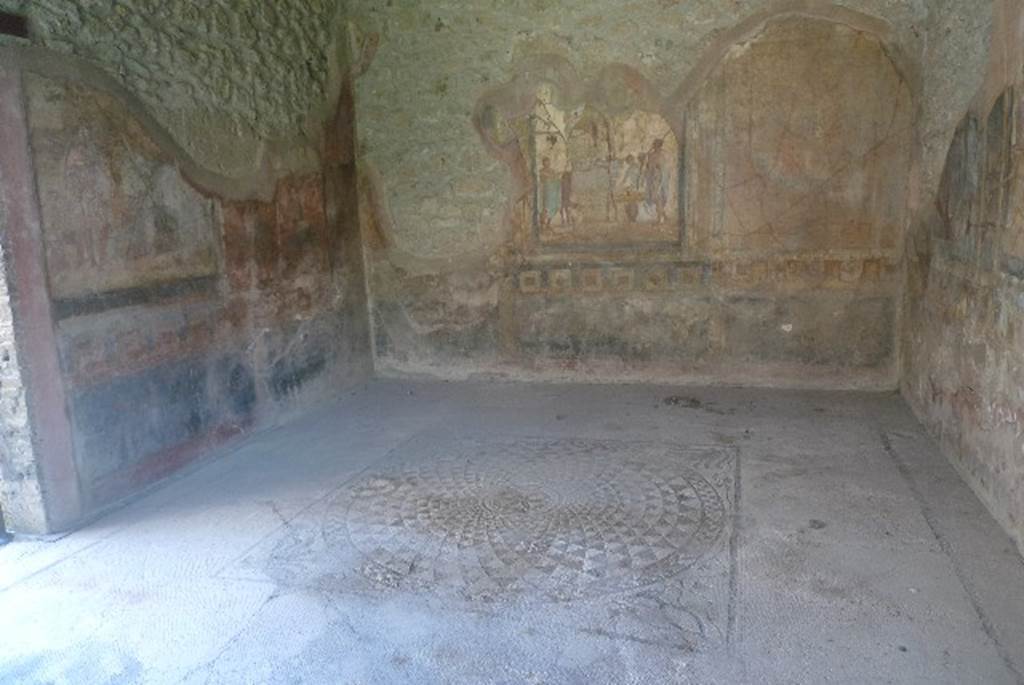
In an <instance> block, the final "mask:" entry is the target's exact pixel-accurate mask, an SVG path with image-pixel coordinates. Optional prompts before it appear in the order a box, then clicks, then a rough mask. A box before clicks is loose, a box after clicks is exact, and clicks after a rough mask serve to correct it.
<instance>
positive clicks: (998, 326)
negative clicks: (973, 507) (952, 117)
mask: <svg viewBox="0 0 1024 685" xmlns="http://www.w3.org/2000/svg"><path fill="white" fill-rule="evenodd" d="M1003 12H1004V13H1003V15H1002V19H1003V20H1002V21H1001V22H1000V26H1001V28H1000V30H999V31H998V32H997V33H996V35H995V36H994V37H993V39H992V41H991V44H992V46H993V63H992V65H990V67H989V69H988V72H989V78H987V79H986V82H987V84H988V85H987V87H986V89H983V90H982V91H981V92H979V95H978V97H977V100H976V101H975V104H974V106H972V108H971V109H970V111H969V112H968V113H967V115H966V116H965V117H964V118H963V120H962V121H961V123H960V125H959V127H958V128H957V130H956V133H955V135H954V136H953V140H952V143H951V144H950V147H949V151H948V155H947V161H946V166H945V169H944V171H943V174H942V179H941V185H940V188H939V193H938V195H937V197H936V198H935V204H934V206H933V209H932V210H931V212H930V213H929V214H926V215H925V216H924V217H923V219H922V221H921V222H920V225H919V226H917V227H916V229H915V232H914V233H913V234H912V236H911V238H912V239H911V243H910V248H909V255H908V257H909V264H910V268H909V275H908V287H907V294H906V298H907V321H906V335H905V347H904V350H903V355H904V358H905V362H904V364H905V377H904V381H903V389H904V393H905V394H906V396H907V398H908V400H909V401H910V402H911V404H912V405H913V406H914V408H915V409H916V411H917V413H918V415H919V416H921V418H922V419H923V421H924V422H925V423H926V424H927V425H929V426H930V427H931V428H932V429H933V430H934V431H935V432H936V433H937V434H938V435H939V437H940V439H941V442H942V445H943V448H944V449H945V450H946V452H947V454H949V455H950V457H951V459H952V460H953V462H954V464H955V465H956V466H957V467H958V469H959V470H960V472H961V473H962V474H963V475H964V477H965V478H966V480H967V481H968V482H969V483H970V484H971V485H972V487H973V488H974V489H975V491H976V492H977V493H978V494H979V496H980V497H981V498H982V500H984V501H985V502H986V503H987V505H988V506H989V508H990V509H991V510H992V512H993V513H994V514H995V516H996V518H997V519H999V520H1000V521H1001V522H1002V523H1003V525H1004V526H1005V527H1006V528H1007V530H1009V532H1010V533H1011V535H1013V536H1014V537H1015V539H1016V540H1017V544H1018V546H1020V547H1021V548H1022V549H1024V268H1022V265H1024V260H1022V256H1024V250H1022V249H1021V248H1022V246H1024V212H1022V209H1021V208H1022V206H1024V146H1022V142H1021V137H1022V136H1024V119H1022V117H1024V101H1022V99H1021V98H1022V95H1024V52H1022V50H1021V48H1020V44H1021V41H1022V40H1024V35H1022V33H1021V25H1022V24H1021V9H1020V7H1019V6H1017V7H1013V6H1012V5H1011V4H1009V3H1007V4H1006V5H1005V6H1004V8H1003ZM1004 43H1005V45H1006V46H1009V48H1010V49H1009V50H1007V51H1006V52H1003V51H1002V50H1001V49H1000V47H1001V46H1002V45H1004Z"/></svg>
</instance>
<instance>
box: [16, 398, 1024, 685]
mask: <svg viewBox="0 0 1024 685" xmlns="http://www.w3.org/2000/svg"><path fill="white" fill-rule="evenodd" d="M0 645H2V648H0V682H4V683H7V682H11V683H75V684H79V683H136V682H137V683H189V684H192V683H296V682H302V683H307V682H308V683H391V682H395V683H406V682H407V683H576V682H579V683H654V682H659V683H662V682H681V683H686V682H693V683H826V682H834V683H865V682H877V683H1022V682H1024V678H1022V673H1024V562H1022V560H1021V558H1020V556H1019V555H1018V554H1017V552H1016V550H1015V549H1014V548H1013V545H1012V543H1011V542H1010V540H1009V538H1008V537H1007V536H1006V535H1005V534H1004V533H1003V532H1002V531H1001V530H1000V529H999V527H998V526H997V525H996V524H995V522H994V521H993V520H992V519H991V518H990V517H989V515H988V514H987V513H986V511H985V510H984V508H983V507H982V505H981V504H980V503H979V502H978V500H977V499H976V498H975V497H974V495H973V494H972V492H971V491H970V490H969V489H968V488H967V486H966V485H964V483H963V482H962V481H961V480H960V479H959V478H958V476H957V474H956V473H955V471H954V470H953V468H952V467H951V466H949V465H948V463H947V462H946V461H945V460H944V459H943V458H942V457H941V455H940V454H939V453H938V450H937V448H936V446H935V444H934V443H933V442H932V441H931V440H930V439H929V438H928V437H927V436H926V435H925V434H924V432H923V429H922V428H921V426H920V425H919V424H918V423H917V422H916V421H915V420H914V418H913V417H912V416H911V415H910V413H909V411H908V410H907V408H906V406H905V405H904V404H903V403H902V401H901V400H900V399H899V397H898V396H897V395H895V394H872V393H828V392H797V391H772V390H740V389H694V388H670V387H655V386H570V385H520V384H489V383H463V384H447V383H416V382H405V381H377V382H374V383H372V384H370V385H368V386H367V387H365V388H363V389H360V390H358V391H356V392H353V393H351V394H350V395H348V396H346V397H345V398H344V399H343V400H341V401H339V402H338V403H336V404H334V405H331V406H329V407H324V408H322V409H319V410H317V411H316V412H313V413H310V414H308V415H305V416H303V417H302V418H300V419H298V420H296V421H294V422H291V423H289V424H287V425H285V426H282V427H279V428H276V429H273V430H268V431H264V432H262V433H260V434H257V435H253V436H251V437H249V438H247V439H246V440H244V441H243V442H241V443H239V444H238V445H235V446H234V447H233V448H232V449H231V450H228V451H226V453H225V454H224V455H223V456H221V457H219V458H217V459H216V460H214V461H212V462H210V463H207V464H205V465H204V466H202V467H199V468H196V469H193V470H192V471H191V472H190V473H188V474H186V475H184V476H182V477H180V478H177V479H175V480H174V481H173V482H171V483H169V484H167V485H166V486H164V487H161V488H160V489H158V490H156V491H154V492H152V493H150V494H149V495H147V496H145V497H144V498H141V499H139V500H137V501H135V502H134V503H132V504H130V505H128V506H126V507H123V508H121V509H119V510H117V511H115V512H113V513H111V514H108V515H107V516H105V517H104V518H102V519H100V520H99V521H97V522H95V523H93V524H92V525H89V526H87V527H85V528H83V529H81V530H79V531H76V532H75V533H72V534H70V535H67V536H64V537H62V538H60V539H56V540H47V541H42V540H35V541H33V540H21V539H16V540H15V541H14V542H12V543H10V544H8V545H6V546H4V547H0Z"/></svg>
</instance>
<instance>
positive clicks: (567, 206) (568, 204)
mask: <svg viewBox="0 0 1024 685" xmlns="http://www.w3.org/2000/svg"><path fill="white" fill-rule="evenodd" d="M559 190H560V191H561V196H562V203H561V204H562V224H563V225H565V226H573V224H574V223H575V222H574V221H573V215H572V169H566V170H565V171H563V172H562V178H561V185H560V188H559Z"/></svg>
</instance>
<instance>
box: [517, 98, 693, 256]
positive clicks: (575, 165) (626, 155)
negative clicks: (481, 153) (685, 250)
mask: <svg viewBox="0 0 1024 685" xmlns="http://www.w3.org/2000/svg"><path fill="white" fill-rule="evenodd" d="M528 126H529V134H528V135H526V136H522V137H521V140H523V141H524V142H526V143H527V145H528V149H527V150H526V151H525V155H527V156H528V159H529V162H530V166H531V167H532V170H533V171H532V182H533V192H532V197H531V205H530V213H531V215H532V221H533V227H534V230H535V232H536V237H537V239H538V241H539V242H540V243H541V244H542V245H553V246H566V245H588V246H590V245H632V244H636V243H640V242H648V241H653V242H659V241H661V242H668V243H673V242H677V241H678V237H679V225H678V224H679V211H678V205H679V192H678V183H679V161H680V150H679V145H678V143H677V142H676V138H675V134H674V133H673V132H672V128H671V126H670V125H669V124H668V122H667V121H665V120H664V119H663V118H662V117H661V116H659V115H658V114H657V113H651V112H644V111H629V112H625V113H620V114H617V115H611V116H610V115H608V114H605V113H603V112H601V111H600V110H598V109H597V108H595V107H593V106H586V105H584V106H583V107H581V108H577V109H574V110H570V111H565V110H563V109H561V108H560V107H559V103H558V100H557V98H556V97H555V93H554V92H553V89H552V88H551V87H549V86H541V87H540V88H539V89H538V93H537V96H536V102H535V105H534V109H533V112H531V114H530V115H529V118H528Z"/></svg>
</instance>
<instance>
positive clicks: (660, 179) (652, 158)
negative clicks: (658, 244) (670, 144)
mask: <svg viewBox="0 0 1024 685" xmlns="http://www.w3.org/2000/svg"><path fill="white" fill-rule="evenodd" d="M664 144H665V141H664V140H662V139H661V138H656V139H655V141H654V143H653V144H652V145H651V149H650V150H649V151H648V152H647V160H646V168H645V169H644V201H645V202H646V203H647V205H648V208H650V209H653V210H654V218H655V222H656V223H659V224H661V223H664V222H665V219H666V218H667V216H666V212H665V208H666V207H667V206H668V172H667V169H666V168H665V152H664V150H663V149H662V148H663V147H664Z"/></svg>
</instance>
